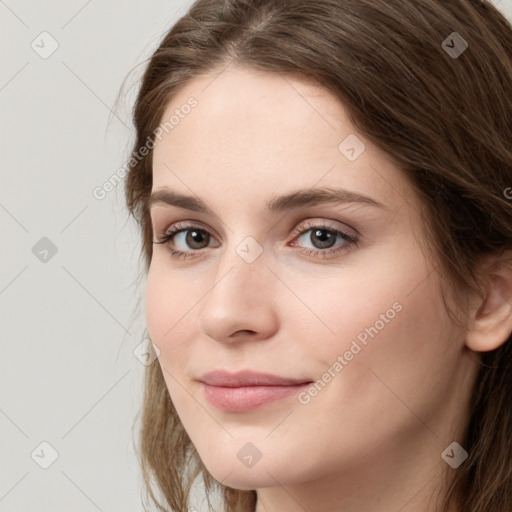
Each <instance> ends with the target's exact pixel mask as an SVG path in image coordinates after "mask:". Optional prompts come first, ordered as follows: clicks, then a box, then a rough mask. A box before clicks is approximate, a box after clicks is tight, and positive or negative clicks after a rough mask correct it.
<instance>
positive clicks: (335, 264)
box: [125, 0, 512, 512]
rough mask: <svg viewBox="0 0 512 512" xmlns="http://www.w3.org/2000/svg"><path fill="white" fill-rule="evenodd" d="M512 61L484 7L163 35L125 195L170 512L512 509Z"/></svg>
mask: <svg viewBox="0 0 512 512" xmlns="http://www.w3.org/2000/svg"><path fill="white" fill-rule="evenodd" d="M511 55H512V27H511V25H510V23H508V22H507V20H506V19H505V18H504V17H503V16H502V15H501V14H500V13H499V11H497V10H496V8H494V7H493V6H492V5H491V4H490V3H489V2H487V1H477V0H411V1H406V2H404V1H403V0H387V1H385V2H384V1H378V0H357V1H356V0H315V1H299V0H227V1H225V0H198V1H197V2H196V3H195V4H194V5H193V6H192V7H191V8H190V10H189V12H188V13H187V14H186V15H185V16H183V17H182V18H181V19H180V20H179V21H178V22H177V23H176V24H175V25H174V26H173V27H172V28H171V30H170V31H169V32H168V34H167V35H166V36H165V37H164V39H163V40H162V42H161V44H160V46H159V48H158V49H157V50H156V51H155V53H154V54H153V56H152V57H151V59H150V60H149V63H148V65H147V69H146V71H145V74H144V77H143V79H142V84H141V87H140V91H139V93H138V97H137V100H136V104H135V109H134V122H135V126H136V130H137V140H136V142H135V146H134V148H133V155H132V158H131V159H130V163H129V165H130V172H129V174H128V176H127V179H126V183H125V185H126V199H127V206H128V208H129V210H130V212H131V213H132V214H133V215H134V217H135V218H136V219H137V220H138V222H139V223H140V226H141V234H142V255H143V257H144V261H145V270H146V271H147V273H148V275H147V289H146V319H147V329H148V334H149V338H150V339H151V341H152V343H153V344H154V346H155V347H156V349H157V350H156V352H157V354H158V355H159V357H158V360H157V361H156V362H155V363H154V364H152V365H149V366H148V367H147V375H146V384H145V385H146V387H145V396H144V407H143V416H142V428H141V437H140V441H141V446H140V449H141V463H142V467H143V471H144V478H145V481H146V484H147V488H148V491H149V493H150V495H151V497H152V499H153V500H154V501H155V502H156V503H159V507H160V510H175V511H180V512H183V511H186V510H187V507H189V506H190V503H191V500H190V499H189V498H190V489H191V486H192V484H193V483H194V481H195V480H196V479H197V478H199V479H201V478H202V479H203V481H204V483H205V486H206V492H207V496H208V495H210V494H212V493H220V494H221V496H222V510H224V509H225V510H228V511H244V512H248V511H256V512H273V511H292V512H293V511H303V510H307V511H308V512H315V511H326V510H333V511H334V510H336V511H343V512H345V511H357V512H366V511H375V510H382V511H384V510H396V511H398V510H400V511H402V512H409V511H414V512H433V511H438V510H442V511H444V512H455V511H458V512H460V511H464V512H484V511H485V512H504V511H505V510H512V466H511V464H510V460H511V459H512V443H511V437H512V436H511V434H512V403H511V401H510V396H511V394H512V348H511V332H512V188H511V187H512V148H511V145H510V140H512V62H511ZM152 480H154V481H155V482H156V485H157V487H158V491H159V492H160V493H161V498H158V497H157V496H156V493H155V492H154V490H153V489H152Z"/></svg>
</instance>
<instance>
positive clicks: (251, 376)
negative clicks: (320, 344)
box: [197, 370, 313, 413]
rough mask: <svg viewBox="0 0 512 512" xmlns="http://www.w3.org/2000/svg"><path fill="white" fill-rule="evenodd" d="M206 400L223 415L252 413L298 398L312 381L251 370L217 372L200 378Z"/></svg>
mask: <svg viewBox="0 0 512 512" xmlns="http://www.w3.org/2000/svg"><path fill="white" fill-rule="evenodd" d="M197 380H199V382H201V383H202V387H203V390H204V391H203V392H204V396H205V398H206V399H207V401H208V402H209V403H210V404H211V405H213V406H214V407H216V408H217V409H220V410H222V411H224V412H231V413H235V412H238V413H241V412H249V411H252V410H255V409H257V408H260V407H262V406H264V405H267V404H270V403H272V402H275V401H277V400H283V399H285V398H290V397H292V396H294V395H297V394H298V393H300V392H301V391H303V390H305V389H306V388H307V387H308V386H309V385H310V384H311V383H312V382H313V381H311V380H309V379H297V378H288V377H281V376H277V375H272V374H268V373H262V372H254V371H250V370H246V371H242V372H238V373H229V372H226V371H224V370H217V371H214V372H210V373H207V374H205V375H203V376H202V377H201V378H199V379H197Z"/></svg>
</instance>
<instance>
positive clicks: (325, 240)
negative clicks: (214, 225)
mask: <svg viewBox="0 0 512 512" xmlns="http://www.w3.org/2000/svg"><path fill="white" fill-rule="evenodd" d="M309 232H311V233H310V235H309V236H306V234H307V233H309ZM293 234H294V235H299V236H297V237H296V240H300V239H304V240H303V242H302V243H308V242H309V243H311V244H312V245H313V248H307V247H306V248H304V247H302V248H301V249H299V250H298V252H299V253H300V254H306V255H307V256H316V257H321V258H326V257H328V256H330V255H332V254H337V253H342V252H346V251H347V250H349V249H350V248H351V247H352V246H354V245H357V242H358V238H356V237H355V236H352V235H349V234H347V233H345V232H343V231H340V230H339V229H336V228H335V227H333V226H329V225H327V224H325V223H322V222H318V221H317V222H316V223H313V222H311V221H310V222H309V224H308V223H303V224H301V225H300V226H299V227H298V228H297V229H296V230H295V231H294V233H293ZM212 239H213V237H212V236H211V235H210V233H209V232H208V231H207V230H206V229H202V228H200V227H199V226H194V225H190V224H182V223H177V224H174V225H173V226H172V227H171V229H170V230H168V231H166V232H165V233H164V234H163V236H162V237H161V239H160V240H158V241H157V242H153V243H154V244H165V245H167V248H168V250H169V252H170V253H171V256H172V257H173V258H176V259H186V258H188V257H191V256H192V255H193V253H194V252H199V251H200V250H201V249H205V248H207V247H209V243H210V241H211V240H212ZM340 241H341V242H344V243H343V244H342V245H336V242H340ZM180 244H181V246H182V249H176V246H177V245H178V246H179V245H180ZM290 245H291V246H292V247H295V246H297V244H296V242H293V243H291V244H290ZM187 246H188V248H190V249H192V250H187ZM217 247H218V246H217Z"/></svg>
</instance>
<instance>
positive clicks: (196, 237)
mask: <svg viewBox="0 0 512 512" xmlns="http://www.w3.org/2000/svg"><path fill="white" fill-rule="evenodd" d="M210 240H212V236H211V235H210V233H209V232H208V231H206V230H205V229H202V228H200V227H198V226H194V225H187V224H181V223H177V224H174V226H172V228H171V229H170V230H168V231H166V232H165V233H164V235H163V236H162V238H161V239H160V240H159V241H158V242H153V243H154V244H165V245H167V247H168V249H169V251H170V253H171V256H173V257H175V258H178V259H185V258H187V257H188V256H189V254H191V252H194V251H186V250H179V249H175V248H174V246H175V245H176V242H178V243H181V244H182V246H184V247H185V249H186V246H187V245H188V246H189V247H191V248H192V249H194V250H195V252H197V251H198V250H200V249H204V248H205V247H208V244H209V242H210Z"/></svg>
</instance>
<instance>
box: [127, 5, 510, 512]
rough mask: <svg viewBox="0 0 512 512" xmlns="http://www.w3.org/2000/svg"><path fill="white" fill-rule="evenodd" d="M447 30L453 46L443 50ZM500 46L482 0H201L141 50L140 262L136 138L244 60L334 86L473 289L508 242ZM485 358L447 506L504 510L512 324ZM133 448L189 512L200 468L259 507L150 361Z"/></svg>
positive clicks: (506, 64)
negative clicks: (200, 80)
mask: <svg viewBox="0 0 512 512" xmlns="http://www.w3.org/2000/svg"><path fill="white" fill-rule="evenodd" d="M454 32H455V33H457V34H455V35H454ZM450 38H451V39H450ZM454 38H455V39H454ZM454 41H456V42H457V45H458V46H457V48H461V52H462V53H460V52H459V54H453V53H451V54H450V51H449V48H451V49H454V48H455V43H454ZM464 41H465V42H466V43H467V45H468V46H467V48H466V47H464ZM464 49H465V51H463V50H464ZM511 55H512V26H511V25H510V23H509V22H508V21H507V20H506V18H505V17H504V16H503V15H502V14H501V13H500V12H499V11H498V10H497V9H496V8H495V7H494V6H493V5H492V4H491V3H490V2H489V1H486V0H481V1H480V0H385V1H379V0H197V1H196V2H195V3H194V4H193V5H192V6H191V7H190V9H189V11H188V12H187V13H186V14H185V15H184V16H183V17H181V18H180V19H179V20H178V21H177V22H176V23H175V24H174V25H173V26H172V28H171V29H170V30H169V32H168V33H167V34H166V35H165V36H164V38H163V40H162V41H161V43H160V45H159V47H158V48H157V50H156V51H155V52H154V54H153V55H152V56H151V58H150V59H149V62H148V64H147V67H146V69H145V73H144V75H143V78H142V81H141V85H140V89H139V92H138V96H137V99H136V103H135V106H134V112H133V114H134V124H135V128H136V141H135V144H134V147H133V153H132V157H131V159H130V163H129V173H128V175H127V177H126V180H125V197H126V203H127V207H128V210H129V212H130V213H131V214H132V215H133V217H134V218H135V219H136V220H137V222H138V223H139V225H140V228H141V234H142V246H141V257H142V258H143V261H144V264H145V271H146V272H147V270H148V269H149V265H150V262H151V256H152V243H151V242H152V227H151V220H150V217H149V212H148V207H147V200H148V196H149V194H150V191H151V187H152V151H151V149H152V148H151V149H150V150H149V153H148V154H147V156H144V157H143V158H141V157H140V153H138V152H139V149H140V148H141V147H143V146H144V145H146V146H147V145H148V142H147V141H148V140H150V139H154V135H155V133H154V132H155V130H156V129H157V127H158V125H159V124H160V123H161V122H162V116H163V113H164V110H165V108H166V107H167V106H168V103H169V101H170V100H171V99H172V98H173V97H174V95H175V94H176V92H177V91H178V90H179V89H180V87H182V86H183V85H184V84H186V83H187V82H189V81H190V80H192V79H193V78H194V77H197V76H198V75H200V74H201V75H202V74H205V73H208V72H211V71H216V70H219V71H220V70H222V69H223V68H225V67H226V66H227V65H229V64H230V63H234V64H237V63H240V64H241V65H244V66H249V67H252V68H256V69H259V70H265V71H270V72H275V73H281V74H296V75H300V76H302V77H303V78H304V79H306V80H312V81H315V82H316V83H318V84H320V85H321V86H323V87H325V88H327V89H328V90H330V91H331V92H332V93H334V94H335V95H336V97H337V98H339V100H340V101H341V102H342V103H343V105H344V106H345V108H346V109H347V111H348V113H349V115H350V119H351V121H352V123H353V124H354V126H355V127H356V128H357V129H358V130H359V131H360V132H361V133H362V134H363V135H364V136H366V137H367V138H368V139H369V140H370V141H371V142H372V143H374V144H375V145H376V146H378V147H379V148H380V149H382V150H383V151H385V152H386V153H387V154H388V155H389V156H390V157H391V158H393V159H394V161H395V162H396V164H397V165H398V166H399V168H400V169H401V170H402V172H403V173H404V176H405V177H406V178H407V179H408V180H409V181H410V183H411V184H412V185H413V186H414V188H415V190H417V191H418V193H419V196H420V198H421V199H422V201H423V202H424V204H425V205H426V206H427V211H428V216H426V217H425V219H424V222H425V226H424V227H425V233H426V235H427V236H426V241H425V247H426V248H428V249H429V250H430V251H431V257H432V258H435V259H434V260H433V261H435V262H436V266H437V268H438V271H439V272H440V273H441V275H442V276H443V277H444V283H446V285H447V287H448V288H449V289H450V290H456V291H457V293H458V294H459V296H460V297H462V296H464V297H465V298H467V297H468V295H467V294H468V293H469V292H471V291H476V292H477V293H479V294H480V295H481V296H482V297H484V293H485V290H486V281H485V275H484V274H482V273H481V272H480V270H479V269H480V266H479V263H480V262H481V261H482V258H483V257H487V256H492V257H496V258H499V257H501V256H503V254H505V251H508V250H512V202H511V201H510V199H511V197H510V196H508V195H507V193H506V192H504V191H506V190H510V189H509V188H508V187H511V186H512V142H511V141H512V60H511ZM134 155H136V156H137V158H134ZM443 300H444V290H443ZM445 306H446V307H447V311H448V312H449V313H450V316H452V317H453V319H454V321H456V320H457V319H456V318H455V316H454V315H453V314H452V312H451V311H450V310H449V308H448V306H447V303H446V300H445ZM480 361H481V366H480V370H479V374H478V377H477V379H476V382H475V384H474V390H473V394H472V399H471V404H470V407H471V416H470V421H469V424H468V425H467V429H466V435H465V438H464V447H465V449H466V450H467V451H468V453H469V457H468V459H467V460H466V461H465V462H464V463H463V464H462V466H460V467H459V468H458V469H457V471H456V474H455V478H454V479H453V481H452V482H451V484H450V486H449V488H448V492H447V496H446V499H445V501H444V502H443V507H444V508H443V510H447V509H448V505H449V502H450V499H451V498H452V497H454V496H461V502H460V510H464V512H505V511H511V510H512V464H511V463H510V461H511V460H512V401H511V398H510V397H511V396H512V336H509V338H508V340H507V341H506V342H505V343H504V344H503V345H501V346H500V347H499V348H497V349H496V350H493V351H489V352H485V353H483V354H481V360H480ZM140 458H141V466H142V469H143V477H144V483H145V488H146V490H147V491H148V493H149V495H150V496H151V500H152V501H153V502H154V503H155V504H156V505H157V506H158V508H159V510H162V511H168V510H172V511H178V512H186V511H187V507H188V506H189V501H188V500H189V494H190V489H191V486H192V484H193V481H194V480H195V479H196V478H197V477H202V479H203V480H202V481H203V482H204V484H205V487H206V492H207V495H209V493H211V492H212V491H214V490H217V491H218V492H220V493H221V495H222V497H223V503H224V506H225V507H226V511H228V512H238V511H239V512H249V511H253V510H254V507H255V503H256V492H255V491H254V490H253V491H241V490H237V489H232V488H229V487H226V486H223V485H221V484H220V483H219V482H216V481H215V480H214V479H213V477H212V476H211V475H210V474H209V473H208V471H207V469H206V468H205V467H204V465H203V464H202V462H201V460H200V458H199V456H198V454H197V452H196V451H195V448H194V446H193V445H192V443H191V441H190V439H189V437H188V435H187V433H186V432H185V430H184V427H183V425H182V424H181V422H180V420H179V417H178V415H177V413H176V410H175V408H174V406H173V403H172V401H171V399H170V397H169V393H168V391H167V388H166V385H165V381H164V378H163V375H162V370H161V368H160V366H159V365H158V364H156V363H155V364H152V365H150V366H148V367H147V368H146V376H145V390H144V402H143V407H142V425H141V429H140ZM155 483H156V486H157V488H158V489H157V490H158V491H159V493H160V494H161V496H162V497H163V502H161V501H160V500H159V499H158V498H157V496H156V494H155V492H154V489H153V487H154V484H155ZM447 487H448V486H447Z"/></svg>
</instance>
